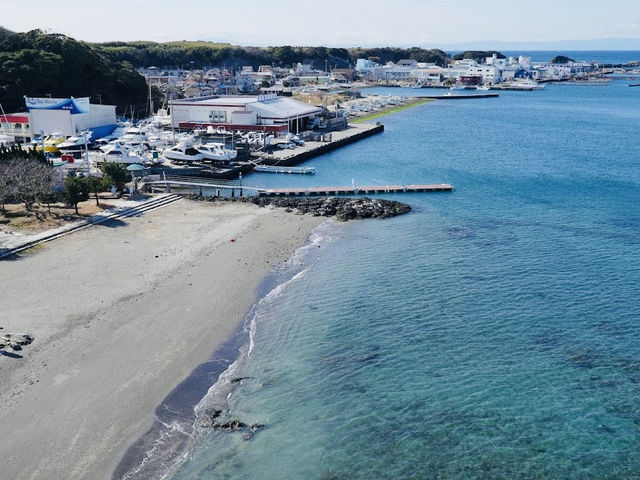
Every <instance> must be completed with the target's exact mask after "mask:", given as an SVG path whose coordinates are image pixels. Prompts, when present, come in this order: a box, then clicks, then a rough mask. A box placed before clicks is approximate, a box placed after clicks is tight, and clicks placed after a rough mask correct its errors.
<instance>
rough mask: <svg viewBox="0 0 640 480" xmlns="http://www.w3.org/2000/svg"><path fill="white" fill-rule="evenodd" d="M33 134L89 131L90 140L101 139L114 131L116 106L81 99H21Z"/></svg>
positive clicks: (85, 98) (72, 133)
mask: <svg viewBox="0 0 640 480" xmlns="http://www.w3.org/2000/svg"><path fill="white" fill-rule="evenodd" d="M24 98H25V104H26V106H27V112H28V113H29V123H30V124H31V131H32V132H33V134H34V135H40V134H42V133H44V134H45V135H50V134H52V133H60V134H62V135H64V136H71V135H75V134H76V133H78V132H80V131H82V130H86V129H89V130H91V131H92V132H93V134H92V136H91V138H92V139H96V138H101V137H104V136H105V135H108V134H110V133H111V132H112V131H113V130H114V129H115V128H116V106H115V105H95V104H91V103H90V102H89V98H88V97H84V98H73V97H71V98H48V97H44V98H39V97H24Z"/></svg>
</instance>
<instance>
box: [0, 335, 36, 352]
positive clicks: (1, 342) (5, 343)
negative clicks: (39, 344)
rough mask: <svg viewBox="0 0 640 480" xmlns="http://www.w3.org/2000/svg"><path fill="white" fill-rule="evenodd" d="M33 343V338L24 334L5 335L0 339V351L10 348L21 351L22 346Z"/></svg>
mask: <svg viewBox="0 0 640 480" xmlns="http://www.w3.org/2000/svg"><path fill="white" fill-rule="evenodd" d="M31 342H33V337H32V336H31V335H27V334H25V333H5V334H3V335H2V336H1V337H0V350H2V349H4V348H10V349H12V350H15V351H17V350H22V347H23V346H24V345H29V344H30V343H31Z"/></svg>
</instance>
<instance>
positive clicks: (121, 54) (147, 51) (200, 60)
mask: <svg viewBox="0 0 640 480" xmlns="http://www.w3.org/2000/svg"><path fill="white" fill-rule="evenodd" d="M95 46H96V48H97V49H98V50H100V51H101V52H103V53H104V54H105V55H108V56H110V57H111V58H112V59H114V60H116V61H127V62H130V63H131V64H133V65H134V66H135V67H149V66H155V67H160V68H161V67H183V68H190V67H195V68H202V67H206V66H209V67H211V66H226V67H241V66H243V65H251V66H254V67H257V66H258V65H275V66H277V67H288V66H292V65H295V64H296V63H298V62H300V63H309V64H312V65H313V66H314V67H315V68H319V69H324V68H325V65H326V66H328V67H337V68H347V67H349V66H354V65H355V63H356V60H357V59H358V58H368V59H371V60H373V61H376V62H378V63H386V62H389V61H391V62H397V61H398V60H401V59H403V58H411V59H414V60H416V61H418V62H434V63H438V64H440V65H444V62H445V58H446V54H445V53H444V52H443V51H442V50H425V49H423V48H409V49H404V48H328V47H292V46H288V45H286V46H280V47H241V46H236V45H231V44H228V43H213V42H201V41H197V42H187V41H183V42H168V43H155V42H109V43H101V44H96V45H95ZM325 62H326V64H325Z"/></svg>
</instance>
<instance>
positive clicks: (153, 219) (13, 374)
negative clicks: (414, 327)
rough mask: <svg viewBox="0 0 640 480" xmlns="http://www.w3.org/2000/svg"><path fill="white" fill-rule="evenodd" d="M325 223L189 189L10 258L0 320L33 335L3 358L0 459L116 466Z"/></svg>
mask: <svg viewBox="0 0 640 480" xmlns="http://www.w3.org/2000/svg"><path fill="white" fill-rule="evenodd" d="M323 221H324V219H322V218H317V217H310V216H304V215H292V214H290V213H287V212H283V211H277V210H274V209H264V208H262V209H261V208H258V207H256V206H252V205H246V204H224V205H208V204H202V203H200V202H188V201H186V200H184V201H181V202H178V203H177V204H175V205H170V206H167V207H164V208H162V209H161V211H153V212H148V213H145V214H144V215H141V216H139V217H136V218H132V219H127V220H126V222H119V223H116V224H114V225H105V226H103V227H93V228H91V229H88V230H86V231H83V232H78V233H77V234H74V235H72V236H70V237H67V238H65V239H62V240H55V241H53V242H52V243H51V244H49V245H47V246H46V247H44V248H42V249H41V250H39V251H38V252H37V253H36V254H30V255H24V256H22V257H20V258H18V259H16V260H13V261H10V262H9V261H6V262H3V264H2V275H0V288H3V290H4V291H5V292H7V294H8V295H7V299H8V301H7V302H5V303H4V304H3V305H2V306H0V317H2V318H3V321H2V326H3V327H4V329H5V331H14V330H15V331H24V330H27V331H30V333H32V334H33V335H34V337H35V341H34V343H33V345H29V346H28V347H27V348H25V350H24V351H23V352H21V355H22V356H23V358H19V359H17V358H16V359H13V358H7V357H4V356H3V357H0V380H1V381H2V384H3V389H2V390H1V391H0V407H1V408H0V421H1V422H2V424H3V426H4V430H5V431H6V432H10V433H8V434H7V435H8V436H9V438H11V442H3V445H1V446H0V456H1V457H2V458H3V459H5V462H4V464H3V471H4V472H5V473H6V474H7V475H9V476H14V477H16V478H43V477H47V478H78V479H83V478H87V479H89V478H91V479H94V478H111V477H112V475H114V474H115V472H116V468H117V467H118V465H121V464H122V462H125V455H126V453H127V452H128V451H129V449H130V448H131V447H132V445H135V444H136V442H137V441H139V439H141V438H143V436H144V434H145V433H146V432H149V430H150V429H151V428H153V425H154V422H155V421H156V418H158V417H157V415H156V414H157V413H158V412H157V409H158V408H160V407H159V406H162V405H163V402H165V401H168V400H171V399H172V395H174V394H175V393H176V392H178V391H179V390H180V386H184V385H183V384H184V382H187V381H189V378H190V377H191V375H192V374H193V373H194V372H195V371H196V370H197V369H198V368H200V367H198V366H199V365H202V364H203V363H207V362H209V361H210V359H211V356H212V352H220V348H224V345H226V344H228V343H229V342H231V343H233V339H234V338H237V335H238V332H240V331H242V329H243V323H244V321H245V319H246V317H247V315H248V314H249V312H250V310H251V308H252V305H254V304H255V302H256V299H259V298H260V285H261V283H262V282H263V281H264V279H265V277H267V276H268V274H269V273H270V272H271V271H272V270H273V268H274V267H276V266H277V265H278V264H280V263H282V262H284V261H286V260H287V259H288V258H290V257H291V255H292V254H293V253H294V252H295V251H296V250H297V249H298V248H299V247H301V246H303V245H304V244H305V243H306V242H307V239H308V237H309V234H310V232H311V231H312V230H313V229H314V228H315V227H316V226H317V225H319V224H320V223H322V222H323ZM120 223H126V225H120ZM121 226H126V228H125V229H124V231H123V232H117V230H118V229H119V228H120V227H121ZM109 227H111V228H109ZM120 233H122V235H120ZM61 272H63V273H61ZM59 277H63V278H59ZM45 286H46V287H47V288H45ZM44 306H46V308H43V307H44ZM43 310H44V311H43ZM215 355H216V356H217V353H216V354H215ZM227 366H228V364H227ZM216 368H221V369H225V368H226V366H225V362H224V361H222V362H221V363H220V362H219V365H218V366H217V367H216ZM194 369H195V370H194ZM208 373H210V372H208ZM209 378H210V377H207V379H209ZM207 381H208V380H207ZM211 383H213V382H211ZM209 386H210V385H209ZM178 400H179V401H182V400H184V399H182V398H179V396H178V397H174V398H173V401H178ZM114 478H115V477H114Z"/></svg>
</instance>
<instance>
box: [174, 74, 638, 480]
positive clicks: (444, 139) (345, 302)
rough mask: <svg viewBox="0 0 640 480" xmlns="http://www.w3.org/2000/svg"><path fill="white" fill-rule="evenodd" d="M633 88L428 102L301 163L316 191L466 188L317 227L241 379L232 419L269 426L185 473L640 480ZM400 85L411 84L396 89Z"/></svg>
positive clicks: (267, 310)
mask: <svg viewBox="0 0 640 480" xmlns="http://www.w3.org/2000/svg"><path fill="white" fill-rule="evenodd" d="M626 85H627V82H624V81H618V82H615V83H612V84H609V85H608V86H606V87H581V86H553V85H551V86H548V87H547V89H546V90H545V91H541V92H505V93H504V94H503V93H501V96H500V98H499V99H490V100H482V101H475V100H474V101H459V102H455V101H448V102H436V103H431V104H428V105H424V106H421V107H416V108H414V109H410V110H406V111H404V112H400V113H398V114H395V115H391V116H388V117H385V118H384V123H385V126H386V130H385V132H384V134H382V135H378V136H376V137H374V138H371V139H368V140H365V141H362V142H359V143H357V144H354V145H351V146H349V147H347V148H344V149H342V150H339V151H336V152H333V153H331V154H329V155H326V156H324V157H322V158H318V159H316V160H314V161H312V162H309V164H310V165H313V166H315V167H316V168H317V174H316V176H315V178H313V180H312V181H313V183H314V184H316V185H335V184H344V185H349V184H351V179H352V178H353V179H354V180H355V182H356V183H360V184H365V183H409V182H419V183H427V182H450V183H453V184H454V185H455V187H456V191H455V192H454V193H453V194H433V195H402V196H392V197H390V198H393V199H397V200H401V201H405V202H408V203H410V204H411V205H412V206H413V208H414V210H413V211H412V213H410V214H409V215H406V216H402V217H397V218H394V219H390V220H384V221H361V222H349V223H347V224H335V223H329V224H325V225H323V226H322V227H321V228H320V229H319V230H318V232H316V234H315V236H314V242H315V243H314V244H313V245H312V246H311V247H309V248H307V249H305V250H304V251H303V252H301V254H300V255H299V257H298V258H297V259H296V261H297V263H298V269H299V270H301V273H300V274H299V275H298V276H297V277H295V278H294V279H293V280H290V281H288V282H287V283H286V284H285V285H282V286H281V287H279V288H278V289H277V291H276V292H274V293H272V294H270V295H269V296H268V297H267V298H266V299H264V300H263V301H262V302H261V303H260V304H259V305H258V306H257V307H256V310H255V311H254V313H253V316H252V318H251V319H250V320H251V321H252V325H253V328H254V331H253V333H252V349H251V353H250V355H249V357H248V358H246V359H245V360H244V361H242V362H241V364H239V365H238V366H237V367H236V369H235V370H234V371H233V372H232V374H231V375H230V377H231V376H233V377H235V378H238V377H242V378H243V380H242V381H241V382H237V383H234V389H233V391H232V393H231V394H230V395H229V396H228V406H229V409H230V416H231V417H234V418H238V419H240V420H242V421H244V422H246V423H248V424H251V423H259V424H264V425H265V427H264V428H263V429H261V430H259V431H258V432H256V434H255V437H254V438H252V439H250V440H245V439H243V438H242V435H241V434H240V433H215V432H211V431H204V432H203V433H202V434H201V436H200V438H199V439H198V440H197V442H196V445H195V447H194V449H193V451H192V452H191V453H190V454H189V456H188V458H187V460H186V461H185V463H184V464H183V465H182V466H181V467H180V468H179V470H178V471H177V472H176V473H175V475H174V476H173V478H174V479H175V480H192V479H214V478H215V479H218V478H220V479H222V478H224V479H250V478H256V479H257V478H261V479H280V478H295V479H303V478H304V479H319V480H320V479H370V478H380V479H424V478H432V479H436V478H437V479H513V478H519V479H528V478H531V479H541V478H549V479H558V478H563V479H621V478H624V479H633V478H640V453H639V452H640V342H639V340H638V338H639V337H640V318H639V317H640V314H639V313H638V312H640V308H639V305H638V303H639V302H638V298H639V296H640V244H639V239H640V236H639V235H640V201H639V200H640V190H639V189H640V168H638V165H639V163H638V162H639V161H640V146H639V144H638V142H637V132H638V127H639V126H640V108H639V107H640V89H632V88H628V87H627V86H626ZM388 92H389V90H388V89H383V90H378V91H377V93H379V94H381V95H386V94H387V93H388ZM407 92H410V93H413V94H420V93H421V92H420V91H411V90H409V89H402V91H400V90H396V91H392V92H391V93H392V94H399V93H402V94H407ZM309 180H310V179H309V177H305V178H304V179H301V178H298V177H296V178H293V177H292V176H289V177H283V176H269V175H268V174H259V175H253V176H250V177H247V179H246V183H247V184H249V183H251V184H254V185H265V186H271V185H276V184H277V185H279V186H288V185H297V184H306V182H309ZM205 403H206V402H205Z"/></svg>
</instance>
